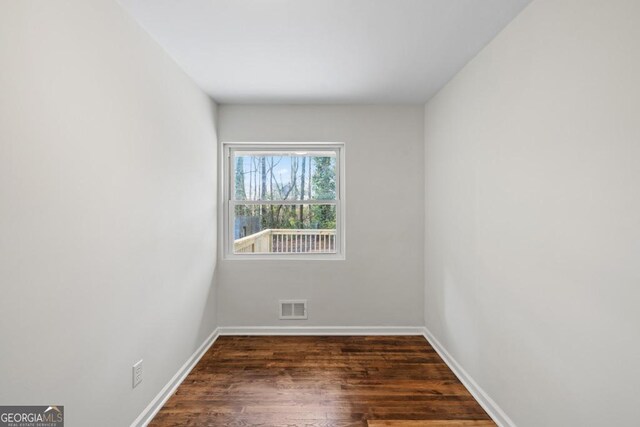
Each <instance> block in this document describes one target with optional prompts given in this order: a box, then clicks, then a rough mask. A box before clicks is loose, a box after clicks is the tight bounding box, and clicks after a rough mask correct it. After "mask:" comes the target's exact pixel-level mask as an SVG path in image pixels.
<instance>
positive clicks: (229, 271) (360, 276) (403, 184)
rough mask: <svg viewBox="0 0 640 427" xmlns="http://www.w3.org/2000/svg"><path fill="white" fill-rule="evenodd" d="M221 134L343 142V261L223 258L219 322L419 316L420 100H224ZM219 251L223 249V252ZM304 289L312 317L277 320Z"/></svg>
mask: <svg viewBox="0 0 640 427" xmlns="http://www.w3.org/2000/svg"><path fill="white" fill-rule="evenodd" d="M219 129H220V132H219V139H220V141H221V142H233V141H334V142H344V143H345V154H346V156H345V157H346V163H345V164H346V206H345V207H346V216H347V220H346V247H347V249H346V260H345V261H326V260H325V261H300V260H294V261H269V260H267V261H257V260H249V261H246V260H229V261H225V260H219V263H218V265H219V288H218V301H219V304H218V322H219V324H220V325H221V326H294V325H302V326H381V325H386V326H415V325H422V323H423V291H424V290H423V268H422V262H423V229H424V226H423V223H424V181H423V180H424V172H423V150H424V147H423V141H422V136H423V107H422V106H395V107H394V106H387V107H376V106H227V105H223V106H221V107H220V111H219ZM220 252H221V251H220ZM288 298H306V299H308V300H309V319H308V320H306V321H305V320H302V321H292V320H278V305H277V304H278V300H279V299H288Z"/></svg>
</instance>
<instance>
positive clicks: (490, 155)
mask: <svg viewBox="0 0 640 427" xmlns="http://www.w3.org/2000/svg"><path fill="white" fill-rule="evenodd" d="M639 19H640V3H639V2H637V1H621V0H615V1H606V2H605V1H565V0H561V1H559V0H537V1H534V2H533V3H532V4H531V5H530V6H529V7H528V8H527V9H525V11H524V12H523V13H522V14H521V15H519V16H518V17H517V18H516V19H515V20H514V21H513V22H512V23H511V24H510V25H509V26H508V27H507V28H506V29H505V31H504V32H503V33H501V34H500V35H499V36H498V37H497V38H496V39H495V40H494V41H493V42H492V43H491V44H489V45H488V47H487V48H486V49H485V50H484V51H483V52H482V53H481V54H480V55H479V56H478V57H476V58H475V59H474V60H473V61H472V62H471V63H470V64H468V66H467V67H466V68H465V69H464V70H463V71H462V72H461V73H460V74H459V75H458V76H457V77H456V78H455V79H454V80H453V81H451V82H450V83H449V84H448V86H446V87H445V89H444V90H442V91H441V92H440V93H439V94H438V95H437V96H436V97H435V98H434V99H432V100H431V101H430V102H429V103H428V104H427V107H426V119H425V123H426V125H425V140H426V150H425V157H426V194H427V195H426V251H425V252H426V253H425V264H426V291H425V298H426V299H425V307H426V309H425V317H426V324H427V327H428V328H429V329H430V330H431V331H432V332H433V333H434V334H435V336H436V337H437V338H438V339H439V340H440V341H441V342H442V343H443V344H444V345H445V347H446V348H447V349H448V350H449V352H450V353H451V354H452V355H453V356H454V357H455V358H456V359H457V360H458V361H459V362H460V363H461V364H462V366H463V367H464V368H465V369H466V370H467V371H468V372H469V373H470V374H471V375H472V376H473V378H474V379H475V380H476V381H477V382H478V383H479V384H480V385H481V386H482V387H483V388H484V390H485V391H487V392H488V393H489V394H490V395H491V397H493V399H494V400H496V401H497V403H498V404H499V405H500V406H501V407H502V409H503V410H505V411H506V412H507V414H508V415H509V416H510V417H511V418H512V419H513V420H514V422H515V423H516V424H517V425H518V426H520V427H527V426H532V427H534V426H535V427H537V426H562V427H566V426H603V425H611V426H614V425H615V426H632V425H637V423H638V419H639V418H640V394H639V393H638V384H640V365H639V364H638V360H640V340H638V336H639V331H640V310H638V307H640V262H639V261H638V260H639V259H640V198H639V197H638V185H639V183H640V166H639V164H640V163H639V159H640V121H639V120H638V117H640V79H639V78H638V76H640V49H639V44H638V40H640V26H638V21H639Z"/></svg>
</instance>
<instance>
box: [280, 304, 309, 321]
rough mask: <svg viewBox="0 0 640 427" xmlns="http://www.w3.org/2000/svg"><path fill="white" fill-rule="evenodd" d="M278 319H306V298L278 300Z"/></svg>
mask: <svg viewBox="0 0 640 427" xmlns="http://www.w3.org/2000/svg"><path fill="white" fill-rule="evenodd" d="M279 314H280V316H279V317H280V319H306V318H307V300H306V299H297V300H280V313H279Z"/></svg>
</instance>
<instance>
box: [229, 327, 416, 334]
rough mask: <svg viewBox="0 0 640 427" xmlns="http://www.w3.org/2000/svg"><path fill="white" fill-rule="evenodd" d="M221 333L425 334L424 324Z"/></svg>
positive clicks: (249, 329)
mask: <svg viewBox="0 0 640 427" xmlns="http://www.w3.org/2000/svg"><path fill="white" fill-rule="evenodd" d="M218 331H219V333H220V335H423V334H424V327H423V326H221V327H219V328H218Z"/></svg>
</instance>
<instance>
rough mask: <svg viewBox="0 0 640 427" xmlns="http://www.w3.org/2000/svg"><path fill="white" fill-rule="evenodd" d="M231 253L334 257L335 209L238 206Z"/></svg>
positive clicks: (333, 206)
mask: <svg viewBox="0 0 640 427" xmlns="http://www.w3.org/2000/svg"><path fill="white" fill-rule="evenodd" d="M234 211H235V212H234V213H235V215H234V243H233V252H234V253H236V254H242V253H263V254H264V253H336V206H335V205H308V204H306V205H305V204H301V205H260V204H251V205H240V206H236V207H235V209H234Z"/></svg>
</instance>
